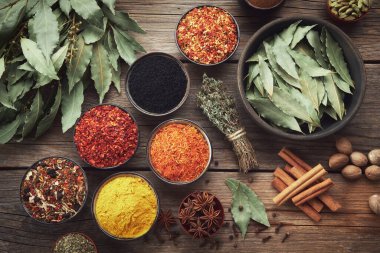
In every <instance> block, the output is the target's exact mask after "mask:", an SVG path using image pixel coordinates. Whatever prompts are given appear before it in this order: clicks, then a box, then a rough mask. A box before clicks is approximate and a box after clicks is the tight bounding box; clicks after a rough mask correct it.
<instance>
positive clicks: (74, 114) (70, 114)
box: [61, 81, 84, 133]
mask: <svg viewBox="0 0 380 253" xmlns="http://www.w3.org/2000/svg"><path fill="white" fill-rule="evenodd" d="M83 91H84V88H83V83H82V81H79V82H78V83H77V85H75V87H74V89H73V90H72V91H71V92H70V93H68V91H67V90H65V91H64V96H63V97H62V107H61V111H62V120H61V121H62V132H63V133H65V132H66V131H67V130H69V129H70V128H71V127H72V126H74V125H75V122H76V120H77V119H78V118H79V117H80V115H81V110H82V104H83V101H84V95H83Z"/></svg>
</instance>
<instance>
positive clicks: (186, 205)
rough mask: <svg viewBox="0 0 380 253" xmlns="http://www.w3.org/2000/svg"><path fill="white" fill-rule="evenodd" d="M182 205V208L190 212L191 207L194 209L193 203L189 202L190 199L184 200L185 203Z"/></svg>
mask: <svg viewBox="0 0 380 253" xmlns="http://www.w3.org/2000/svg"><path fill="white" fill-rule="evenodd" d="M182 205H183V207H184V208H186V209H190V210H191V209H193V207H194V203H193V201H192V200H191V198H188V199H186V201H184V202H183V204H182Z"/></svg>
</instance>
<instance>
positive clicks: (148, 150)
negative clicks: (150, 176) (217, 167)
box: [146, 119, 212, 185]
mask: <svg viewBox="0 0 380 253" xmlns="http://www.w3.org/2000/svg"><path fill="white" fill-rule="evenodd" d="M173 123H178V124H186V125H191V126H193V127H195V128H196V129H197V130H198V131H199V132H200V133H201V134H202V135H203V137H204V138H205V140H206V142H207V144H208V147H209V158H208V162H207V165H206V167H205V168H204V170H203V172H202V173H201V174H200V175H199V176H198V177H197V178H195V179H194V180H193V181H190V182H177V181H170V180H168V179H166V178H164V177H163V176H161V174H160V173H159V172H158V171H156V169H155V168H154V166H153V164H152V162H151V158H150V147H151V145H152V141H153V138H154V136H155V135H156V133H157V132H158V131H159V130H160V129H161V128H163V127H165V126H167V125H170V124H173ZM146 157H147V160H148V164H149V167H150V169H151V170H152V171H153V172H154V174H156V176H157V177H158V178H159V179H161V180H162V181H164V182H165V183H168V184H171V185H187V184H191V183H194V182H195V181H197V180H199V179H200V178H201V177H202V176H203V175H204V174H205V173H206V171H207V169H208V167H209V166H210V163H211V159H212V146H211V142H210V139H209V138H208V136H207V134H206V132H205V130H204V129H203V128H202V127H200V126H199V125H198V124H196V123H195V122H193V121H191V120H187V119H169V120H166V121H164V122H162V123H161V124H159V125H158V126H156V127H155V128H154V129H153V131H152V133H151V136H150V138H149V141H148V144H147V147H146Z"/></svg>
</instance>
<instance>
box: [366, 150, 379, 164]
mask: <svg viewBox="0 0 380 253" xmlns="http://www.w3.org/2000/svg"><path fill="white" fill-rule="evenodd" d="M368 159H369V162H370V163H371V164H373V165H378V166H380V149H374V150H372V151H371V152H369V153H368Z"/></svg>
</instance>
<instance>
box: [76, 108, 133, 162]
mask: <svg viewBox="0 0 380 253" xmlns="http://www.w3.org/2000/svg"><path fill="white" fill-rule="evenodd" d="M74 142H75V144H76V146H77V150H78V152H79V155H80V157H81V158H82V159H83V160H85V161H86V162H87V163H88V164H90V165H91V166H94V167H96V168H110V167H115V166H119V165H121V164H123V163H125V162H126V161H128V160H129V159H130V158H131V157H132V156H133V155H134V153H135V152H136V148H137V143H138V130H137V125H136V122H135V121H134V120H133V118H132V117H131V115H129V113H127V112H126V111H124V110H122V109H121V108H119V107H117V106H114V105H99V106H96V107H94V108H92V109H90V110H89V111H87V112H86V113H85V114H84V115H83V116H82V117H81V119H80V120H79V122H78V124H77V125H76V127H75V134H74Z"/></svg>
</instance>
